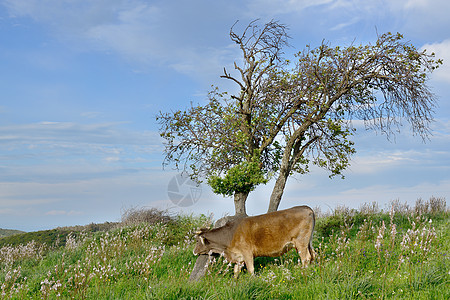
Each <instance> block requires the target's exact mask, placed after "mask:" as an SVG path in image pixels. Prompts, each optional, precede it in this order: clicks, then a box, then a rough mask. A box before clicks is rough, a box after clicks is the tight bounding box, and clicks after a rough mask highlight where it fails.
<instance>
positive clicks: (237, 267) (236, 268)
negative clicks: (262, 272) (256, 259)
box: [234, 262, 244, 278]
mask: <svg viewBox="0 0 450 300" xmlns="http://www.w3.org/2000/svg"><path fill="white" fill-rule="evenodd" d="M243 265H244V262H237V263H236V264H234V278H238V276H239V273H241V269H242V266H243Z"/></svg>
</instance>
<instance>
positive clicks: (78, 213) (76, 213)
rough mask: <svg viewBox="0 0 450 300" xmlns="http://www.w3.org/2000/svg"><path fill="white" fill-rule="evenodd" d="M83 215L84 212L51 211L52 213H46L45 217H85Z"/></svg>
mask: <svg viewBox="0 0 450 300" xmlns="http://www.w3.org/2000/svg"><path fill="white" fill-rule="evenodd" d="M83 214H84V213H83V212H81V211H75V210H71V211H66V210H50V211H48V212H46V213H45V215H47V216H80V215H83Z"/></svg>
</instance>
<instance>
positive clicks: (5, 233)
mask: <svg viewBox="0 0 450 300" xmlns="http://www.w3.org/2000/svg"><path fill="white" fill-rule="evenodd" d="M19 233H24V231H20V230H13V229H2V228H0V238H3V237H6V236H11V235H15V234H19Z"/></svg>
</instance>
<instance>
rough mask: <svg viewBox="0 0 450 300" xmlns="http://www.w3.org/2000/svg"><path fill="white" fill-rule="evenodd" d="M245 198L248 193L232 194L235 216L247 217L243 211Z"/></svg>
mask: <svg viewBox="0 0 450 300" xmlns="http://www.w3.org/2000/svg"><path fill="white" fill-rule="evenodd" d="M247 197H248V193H242V192H236V193H234V210H235V213H236V216H247V212H246V210H245V201H247Z"/></svg>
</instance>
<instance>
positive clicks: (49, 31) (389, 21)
mask: <svg viewBox="0 0 450 300" xmlns="http://www.w3.org/2000/svg"><path fill="white" fill-rule="evenodd" d="M448 11H450V2H449V1H447V0H409V1H401V0H385V1H382V0H379V1H378V0H374V1H356V0H355V1H351V0H322V1H317V0H316V1H313V0H298V1H295V0H253V1H234V0H231V1H230V0H227V1H207V0H203V1H200V0H191V1H182V0H173V1H144V0H86V1H85V0H77V1H72V0H0V38H1V43H0V65H1V72H0V88H1V92H2V96H1V98H0V228H13V229H20V230H25V231H32V230H40V229H49V228H54V227H56V226H66V225H76V224H88V223H91V222H105V221H118V220H119V219H120V215H121V211H123V210H124V209H128V208H130V207H141V206H149V207H150V206H151V207H158V208H161V209H169V211H170V212H172V213H180V212H181V213H188V214H190V213H194V214H200V213H205V214H208V213H213V214H214V217H215V218H219V217H221V216H222V215H224V214H226V213H228V214H233V212H234V207H233V201H232V199H230V198H223V197H221V196H216V195H214V194H213V193H212V192H211V191H210V189H209V187H208V186H206V185H202V195H201V198H200V199H199V200H198V202H197V203H195V204H194V205H192V206H190V207H186V208H179V207H176V206H175V205H174V204H173V203H172V202H171V201H170V199H169V197H168V194H167V186H168V183H169V181H170V180H171V178H173V177H174V176H175V175H176V174H177V172H175V171H172V170H170V169H166V170H163V169H162V165H161V164H162V160H163V155H162V150H163V146H162V141H161V139H160V138H159V134H158V124H157V123H156V120H155V116H156V115H157V114H158V112H159V111H170V110H177V109H184V108H187V107H188V106H189V104H190V102H191V101H192V102H193V103H204V101H205V99H206V97H205V96H206V93H207V92H208V91H209V90H210V86H211V85H212V84H214V85H219V86H220V87H221V88H222V89H225V90H233V89H234V88H235V87H234V86H232V85H231V84H230V83H229V82H226V81H224V80H223V79H220V78H219V76H220V75H221V72H222V70H223V67H228V69H231V66H232V63H233V61H234V60H238V59H239V58H240V56H239V55H240V53H239V50H238V49H237V48H236V47H235V45H233V44H232V43H231V41H230V40H229V37H228V32H229V29H230V27H231V26H232V25H233V24H234V22H235V21H236V20H239V21H240V23H239V24H238V26H243V25H245V24H247V23H248V22H249V21H251V20H254V19H256V18H260V19H261V20H262V22H264V21H268V20H271V19H276V20H279V21H281V22H282V23H284V24H287V25H288V26H289V27H290V31H289V33H290V35H291V37H292V40H291V44H292V45H293V48H292V49H290V50H289V52H292V53H293V52H295V51H299V50H302V49H303V48H304V47H305V45H307V44H311V45H312V46H316V45H318V44H319V43H320V42H321V41H322V40H324V39H325V40H327V41H330V43H331V45H333V46H334V45H349V44H350V43H352V42H353V43H355V44H360V43H368V42H373V41H374V40H375V39H376V36H377V32H378V33H380V34H381V33H384V32H387V31H391V32H397V31H398V32H401V33H402V34H404V36H405V38H406V39H408V40H410V41H411V42H412V43H413V44H414V45H415V46H416V47H418V48H426V49H428V50H430V51H434V52H436V54H437V56H438V57H440V58H443V59H444V65H443V67H442V68H440V69H439V70H438V71H436V72H435V73H434V74H433V76H432V79H431V81H430V82H429V84H430V86H432V89H433V91H434V93H435V94H436V95H437V96H438V103H439V107H438V108H437V109H436V115H435V118H436V122H435V123H434V124H433V136H432V137H431V140H430V141H428V142H427V143H423V142H422V140H421V139H420V138H419V137H413V136H411V131H410V130H409V128H408V127H407V126H405V127H404V128H402V131H401V133H400V134H397V135H396V137H395V141H391V142H389V141H387V140H386V137H385V136H383V135H380V134H376V133H373V132H366V131H364V130H363V129H362V130H358V133H357V135H356V136H355V141H356V148H357V151H358V152H357V153H356V155H355V156H354V157H353V160H352V165H351V167H350V168H349V169H348V170H347V171H346V172H345V175H346V179H345V180H341V179H338V178H335V179H332V180H330V179H329V178H328V176H327V174H326V173H325V172H324V171H321V170H316V169H313V171H312V172H311V174H309V175H307V176H297V177H295V178H291V179H290V180H289V181H288V185H287V187H286V191H285V195H284V198H283V201H282V202H281V208H286V207H290V206H293V205H298V204H307V205H310V206H312V207H315V206H320V207H321V208H322V210H327V209H329V208H334V207H336V205H346V206H349V207H354V208H358V207H359V206H360V205H361V204H362V203H364V202H372V201H377V202H378V203H379V204H380V206H381V208H383V207H384V205H387V203H389V201H391V200H394V199H399V200H400V201H402V202H408V203H410V204H413V203H414V202H415V200H416V199H417V198H419V197H421V198H423V199H428V198H429V197H431V196H436V197H445V198H446V199H450V154H449V151H448V149H450V119H449V114H450V101H449V100H450V91H449V89H448V86H449V85H450V18H448ZM355 126H356V127H357V128H358V125H355ZM358 129H360V128H358ZM272 187H273V182H269V183H268V184H267V185H266V186H260V187H258V188H257V190H255V191H254V192H253V193H252V194H251V195H250V197H249V199H248V203H247V210H248V213H249V214H259V213H264V212H265V211H266V209H267V206H268V198H269V195H270V192H271V189H272Z"/></svg>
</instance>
